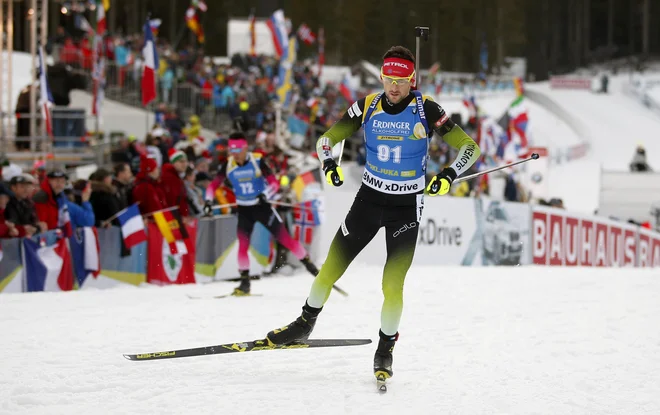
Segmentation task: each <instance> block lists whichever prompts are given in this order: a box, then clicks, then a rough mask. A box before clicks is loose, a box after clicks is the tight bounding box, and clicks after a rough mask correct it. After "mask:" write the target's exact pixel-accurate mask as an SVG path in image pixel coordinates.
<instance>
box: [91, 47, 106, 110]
mask: <svg viewBox="0 0 660 415" xmlns="http://www.w3.org/2000/svg"><path fill="white" fill-rule="evenodd" d="M103 46H104V45H103V38H101V36H98V35H97V36H94V47H93V60H94V62H93V63H94V68H93V69H92V80H93V84H92V115H98V116H99V118H100V117H101V106H102V104H103V100H104V99H105V56H104V55H105V54H104V53H103V52H104V51H103Z"/></svg>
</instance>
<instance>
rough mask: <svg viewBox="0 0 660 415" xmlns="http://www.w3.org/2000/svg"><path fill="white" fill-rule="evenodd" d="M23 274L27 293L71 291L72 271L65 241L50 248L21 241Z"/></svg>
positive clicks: (72, 284)
mask: <svg viewBox="0 0 660 415" xmlns="http://www.w3.org/2000/svg"><path fill="white" fill-rule="evenodd" d="M23 272H24V275H25V283H26V286H25V288H26V291H28V292H35V291H71V290H73V288H74V279H73V270H72V268H71V256H70V255H69V249H68V247H67V245H66V239H60V240H58V241H57V242H56V243H55V244H53V245H51V246H41V245H40V244H39V243H38V242H35V241H33V240H31V239H29V238H25V239H23Z"/></svg>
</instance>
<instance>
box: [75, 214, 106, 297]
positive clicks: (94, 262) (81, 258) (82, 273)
mask: <svg viewBox="0 0 660 415" xmlns="http://www.w3.org/2000/svg"><path fill="white" fill-rule="evenodd" d="M69 248H70V250H71V257H72V258H73V272H74V274H75V276H76V280H77V281H78V287H82V286H83V284H84V283H85V280H86V279H87V276H89V274H92V276H93V277H94V278H96V277H98V275H99V273H100V272H101V256H100V247H99V238H98V233H97V232H96V228H93V227H90V226H85V227H81V228H76V231H75V232H74V234H73V236H71V238H69Z"/></svg>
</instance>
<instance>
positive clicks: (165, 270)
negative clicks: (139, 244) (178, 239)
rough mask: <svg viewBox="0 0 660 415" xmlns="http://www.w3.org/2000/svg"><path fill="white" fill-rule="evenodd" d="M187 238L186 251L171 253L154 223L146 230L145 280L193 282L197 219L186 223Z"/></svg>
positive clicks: (151, 281)
mask: <svg viewBox="0 0 660 415" xmlns="http://www.w3.org/2000/svg"><path fill="white" fill-rule="evenodd" d="M186 230H187V231H188V238H187V239H184V242H185V244H186V249H187V251H188V252H187V253H185V254H180V253H176V254H172V253H171V250H170V244H169V243H168V242H167V241H166V240H165V238H163V235H162V234H161V233H160V231H159V230H158V226H156V224H155V223H150V224H149V228H148V232H147V282H148V283H150V284H160V285H165V284H192V283H195V243H196V240H197V221H195V222H193V223H192V224H191V225H186Z"/></svg>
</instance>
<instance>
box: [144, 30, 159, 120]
mask: <svg viewBox="0 0 660 415" xmlns="http://www.w3.org/2000/svg"><path fill="white" fill-rule="evenodd" d="M143 31H144V46H143V47H142V57H143V58H144V65H143V69H142V105H143V106H145V107H146V106H147V105H148V104H149V103H150V102H151V101H153V100H154V99H156V71H157V70H158V53H157V52H156V43H155V42H154V34H153V33H152V32H151V27H150V26H149V21H147V22H146V23H145V24H144V27H143Z"/></svg>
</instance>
